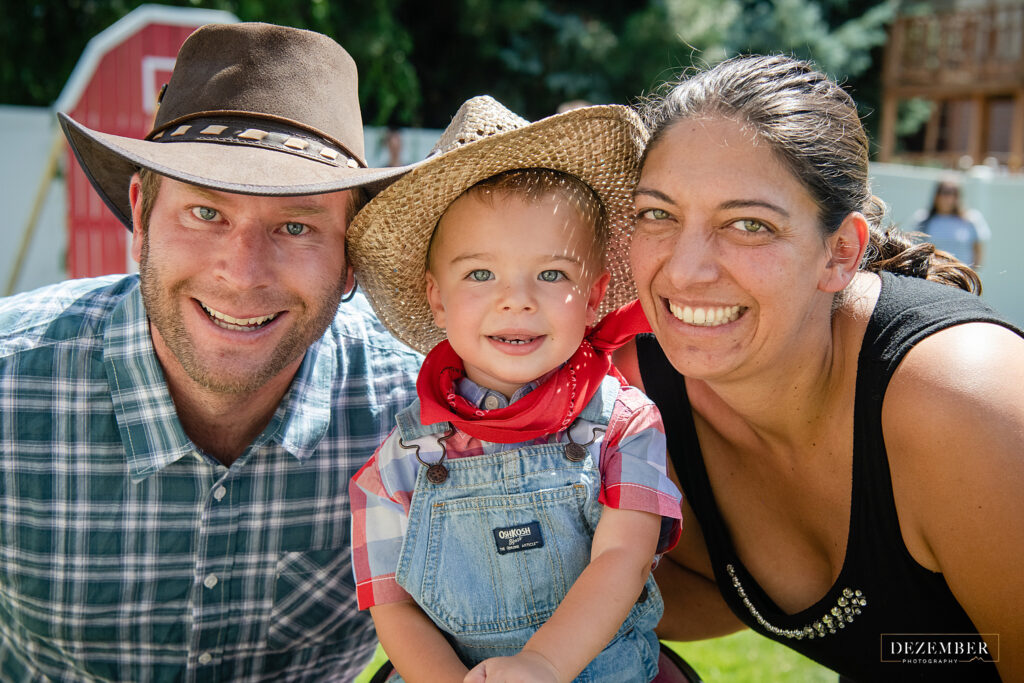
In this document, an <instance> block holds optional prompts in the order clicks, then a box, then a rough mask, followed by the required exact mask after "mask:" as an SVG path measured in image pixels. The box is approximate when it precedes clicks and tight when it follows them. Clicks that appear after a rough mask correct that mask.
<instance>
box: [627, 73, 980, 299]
mask: <svg viewBox="0 0 1024 683" xmlns="http://www.w3.org/2000/svg"><path fill="white" fill-rule="evenodd" d="M642 114H643V115H644V118H645V120H646V122H647V126H648V128H649V129H650V131H651V138H650V141H649V142H648V143H647V151H648V152H649V151H650V150H651V149H653V148H654V147H655V145H657V144H658V142H659V141H660V140H661V138H662V137H663V136H664V134H665V131H666V130H668V129H669V128H670V127H671V126H672V125H673V124H675V123H677V122H679V121H681V120H684V119H691V118H696V117H703V116H723V117H727V118H731V119H735V120H737V121H740V122H742V123H744V124H746V125H749V126H751V127H752V128H753V130H754V131H755V132H756V134H757V136H758V138H759V139H761V140H764V141H766V142H767V143H769V144H770V145H771V147H772V149H773V150H774V151H775V153H776V155H777V156H778V158H779V159H780V160H781V161H782V163H783V164H784V165H785V166H786V167H788V168H789V169H790V171H791V172H792V173H793V175H794V176H796V177H797V178H798V179H799V180H800V182H801V183H802V184H803V185H804V187H805V188H807V191H808V192H809V193H810V195H811V197H813V198H814V200H815V202H816V203H817V205H818V208H819V213H820V215H819V222H820V225H821V229H822V232H823V233H824V234H825V235H829V234H832V233H833V232H835V231H836V230H837V229H838V228H839V225H840V224H841V223H842V222H843V219H844V218H846V216H848V215H849V214H850V213H852V212H854V211H859V212H861V213H862V214H864V216H865V218H867V221H868V225H869V227H870V231H869V232H870V239H869V243H868V248H867V251H866V253H865V255H864V259H863V261H862V262H861V265H860V267H861V269H862V270H867V271H871V272H879V271H882V270H886V271H890V272H893V273H900V274H904V275H912V276H914V277H919V278H926V279H929V280H935V281H938V282H942V283H944V284H948V285H954V286H957V287H960V288H961V289H965V290H967V291H969V292H978V293H980V292H981V281H980V280H979V279H978V275H977V274H976V273H975V272H974V271H973V270H971V269H970V268H969V267H968V266H966V265H965V264H963V263H961V262H960V261H958V260H957V259H956V258H955V257H953V256H952V255H950V254H948V253H946V252H943V251H936V250H935V247H934V246H933V245H931V244H928V243H920V244H915V243H914V242H912V241H911V240H910V239H909V237H907V236H905V235H904V234H903V233H901V232H900V231H899V230H898V229H896V228H895V227H894V226H892V225H891V224H888V223H885V224H883V221H884V220H885V212H886V207H885V203H884V202H883V201H882V200H881V199H879V198H878V197H875V196H873V195H872V194H871V190H870V186H869V182H868V138H867V134H866V133H865V132H864V127H863V126H862V125H861V122H860V117H858V115H857V107H856V105H855V104H854V102H853V99H852V98H851V97H850V96H849V94H847V93H846V91H845V90H843V89H842V88H841V87H839V85H838V84H836V83H835V82H834V81H832V80H830V79H829V78H828V77H827V76H826V75H825V74H823V73H821V72H820V71H817V70H816V69H815V68H814V67H813V66H812V65H811V64H810V63H808V62H805V61H801V60H797V59H793V58H790V57H785V56H781V55H776V56H747V57H735V58H733V59H729V60H726V61H724V62H722V63H720V64H718V65H717V66H715V67H713V68H711V69H707V70H705V71H700V72H698V73H696V74H694V75H693V76H691V77H689V78H687V79H685V80H683V81H681V82H679V83H677V84H673V85H671V86H670V89H669V90H668V91H667V92H666V93H665V94H664V95H662V96H659V97H655V98H652V99H650V100H648V101H647V102H646V103H645V105H644V107H643V112H642ZM646 161H647V153H646V152H645V154H644V158H643V159H642V161H641V166H642V165H643V163H645V162H646Z"/></svg>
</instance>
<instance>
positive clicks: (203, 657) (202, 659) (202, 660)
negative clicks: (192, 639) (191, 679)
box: [199, 652, 213, 664]
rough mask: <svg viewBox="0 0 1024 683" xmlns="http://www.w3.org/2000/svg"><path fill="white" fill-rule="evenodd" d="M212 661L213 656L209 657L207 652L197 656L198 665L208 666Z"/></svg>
mask: <svg viewBox="0 0 1024 683" xmlns="http://www.w3.org/2000/svg"><path fill="white" fill-rule="evenodd" d="M212 661H213V655H211V654H210V653H209V652H204V653H203V654H201V655H199V663H200V664H209V663H210V662H212Z"/></svg>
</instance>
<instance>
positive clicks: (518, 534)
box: [492, 522, 544, 555]
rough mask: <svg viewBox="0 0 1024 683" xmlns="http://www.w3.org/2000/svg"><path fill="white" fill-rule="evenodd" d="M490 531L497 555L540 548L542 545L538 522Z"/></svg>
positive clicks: (542, 540) (542, 539)
mask: <svg viewBox="0 0 1024 683" xmlns="http://www.w3.org/2000/svg"><path fill="white" fill-rule="evenodd" d="M492 531H493V532H494V543H495V545H497V547H498V554H499V555H504V554H505V553H517V552H519V551H520V550H529V549H530V548H540V547H541V546H543V545H544V538H543V537H542V536H541V535H540V522H529V523H528V524H517V525H516V526H507V527H504V528H502V529H492Z"/></svg>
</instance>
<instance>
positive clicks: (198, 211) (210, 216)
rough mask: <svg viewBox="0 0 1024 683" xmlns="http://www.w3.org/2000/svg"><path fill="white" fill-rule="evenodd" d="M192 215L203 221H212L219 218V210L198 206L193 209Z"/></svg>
mask: <svg viewBox="0 0 1024 683" xmlns="http://www.w3.org/2000/svg"><path fill="white" fill-rule="evenodd" d="M192 215H193V216H195V217H196V218H198V219H200V220H203V221H212V220H215V219H216V218H217V210H216V209H211V208H210V207H208V206H197V207H195V208H193V209H192Z"/></svg>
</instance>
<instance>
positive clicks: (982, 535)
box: [882, 323, 1024, 681]
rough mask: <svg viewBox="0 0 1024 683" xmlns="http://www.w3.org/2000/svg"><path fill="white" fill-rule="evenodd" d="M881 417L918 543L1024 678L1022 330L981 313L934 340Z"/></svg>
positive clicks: (905, 522)
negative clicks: (981, 317)
mask: <svg viewBox="0 0 1024 683" xmlns="http://www.w3.org/2000/svg"><path fill="white" fill-rule="evenodd" d="M882 420H883V421H882V424H883V429H884V434H885V442H886V449H887V451H888V453H889V459H890V468H891V469H892V475H893V490H894V493H895V495H896V506H897V509H898V511H899V516H900V527H901V530H902V532H903V537H904V540H905V542H906V544H907V548H908V550H910V552H911V555H913V556H914V558H915V559H916V560H917V561H918V562H919V563H920V564H922V565H923V566H925V567H927V568H929V569H932V570H933V571H941V572H942V574H943V575H944V577H945V579H946V583H947V584H948V585H949V587H950V589H951V590H952V592H953V594H954V595H955V596H956V598H957V600H958V601H959V602H960V604H961V605H962V606H963V608H964V610H965V611H966V612H967V614H968V615H969V616H970V618H971V620H972V621H973V622H974V624H975V626H976V627H977V628H978V631H979V632H980V633H981V634H982V635H983V636H984V637H985V639H986V641H987V642H988V645H989V648H990V650H991V651H993V652H995V650H996V647H997V645H998V652H999V663H998V665H997V666H998V669H999V673H1000V675H1001V676H1002V678H1003V680H1006V681H1017V680H1024V608H1022V606H1024V571H1022V567H1024V340H1022V339H1021V338H1020V337H1018V336H1017V335H1015V334H1013V333H1012V332H1010V331H1009V330H1006V329H1004V328H1001V327H998V326H996V325H989V324H982V323H973V324H967V325H960V326H956V327H952V328H949V329H946V330H943V331H941V332H939V333H936V334H934V335H932V336H930V337H928V338H926V339H924V340H923V341H922V342H920V343H919V344H918V345H917V346H916V347H915V348H914V349H912V350H911V351H910V352H909V353H908V354H907V356H906V358H905V359H904V361H903V363H902V364H901V365H900V367H899V368H898V369H897V371H896V373H895V374H894V375H893V379H892V381H891V383H890V385H889V389H888V391H887V392H886V397H885V402H884V404H883V414H882ZM997 641H998V642H997Z"/></svg>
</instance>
